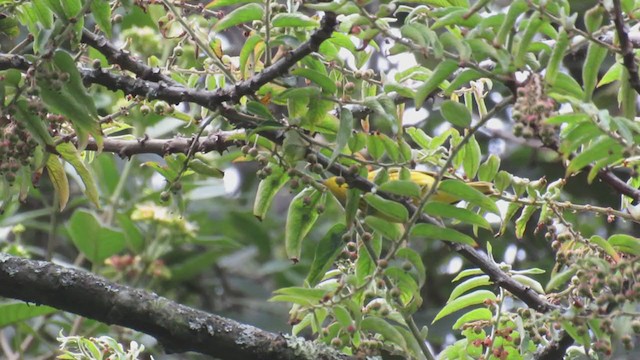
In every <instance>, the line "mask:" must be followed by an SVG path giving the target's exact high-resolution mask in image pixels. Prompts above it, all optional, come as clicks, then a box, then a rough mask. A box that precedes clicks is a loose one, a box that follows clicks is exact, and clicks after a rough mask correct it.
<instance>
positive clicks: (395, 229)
mask: <svg viewBox="0 0 640 360" xmlns="http://www.w3.org/2000/svg"><path fill="white" fill-rule="evenodd" d="M364 222H365V224H367V225H368V226H369V227H371V228H372V229H373V230H374V231H376V232H377V233H379V234H380V235H382V236H384V237H386V238H388V239H390V240H392V241H397V240H400V238H401V237H402V234H403V232H404V227H403V226H402V225H401V224H397V223H391V222H388V221H386V220H383V219H380V218H379V217H376V216H367V217H366V218H365V219H364Z"/></svg>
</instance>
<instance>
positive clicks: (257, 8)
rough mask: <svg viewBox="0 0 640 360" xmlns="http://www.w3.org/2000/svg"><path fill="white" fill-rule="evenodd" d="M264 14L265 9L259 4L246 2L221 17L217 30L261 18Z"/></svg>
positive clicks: (215, 29) (214, 27) (215, 26)
mask: <svg viewBox="0 0 640 360" xmlns="http://www.w3.org/2000/svg"><path fill="white" fill-rule="evenodd" d="M263 15H264V9H263V8H262V5H259V4H246V5H244V6H241V7H239V8H237V9H235V10H233V11H232V12H230V13H228V14H227V15H226V16H225V17H223V18H222V19H220V21H218V22H217V23H216V24H215V25H214V26H213V30H214V31H216V32H221V31H224V30H226V29H228V28H230V27H233V26H236V25H240V24H243V23H246V22H249V21H253V20H261V19H262V17H263Z"/></svg>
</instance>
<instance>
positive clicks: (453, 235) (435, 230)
mask: <svg viewBox="0 0 640 360" xmlns="http://www.w3.org/2000/svg"><path fill="white" fill-rule="evenodd" d="M411 236H421V237H426V238H429V239H436V240H444V241H451V242H456V243H461V244H467V245H471V246H476V245H477V244H476V241H475V240H473V238H472V237H471V236H469V235H466V234H463V233H461V232H459V231H457V230H454V229H451V228H446V227H440V226H437V225H433V224H424V223H421V224H416V225H415V226H414V227H413V228H412V229H411Z"/></svg>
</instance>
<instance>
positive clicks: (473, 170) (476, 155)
mask: <svg viewBox="0 0 640 360" xmlns="http://www.w3.org/2000/svg"><path fill="white" fill-rule="evenodd" d="M481 156H482V151H481V150H480V144H478V141H477V140H476V137H475V136H471V138H470V139H469V141H468V142H467V143H466V144H465V146H464V159H463V160H462V168H463V169H464V172H465V174H466V175H467V177H468V178H469V179H473V178H475V177H476V174H477V173H478V168H479V167H480V157H481Z"/></svg>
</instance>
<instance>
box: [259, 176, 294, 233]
mask: <svg viewBox="0 0 640 360" xmlns="http://www.w3.org/2000/svg"><path fill="white" fill-rule="evenodd" d="M288 180H289V175H287V173H286V172H285V171H284V169H283V168H281V167H280V166H274V167H272V172H271V175H269V176H267V177H266V178H265V179H263V180H261V181H260V184H259V185H258V191H257V192H256V200H255V201H254V202H253V216H255V217H256V218H258V220H260V221H262V219H264V217H265V216H266V215H267V212H268V211H269V209H270V208H271V203H272V202H273V199H274V197H275V196H276V194H277V193H278V191H280V189H281V188H282V187H283V186H284V184H286V183H287V181H288Z"/></svg>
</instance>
